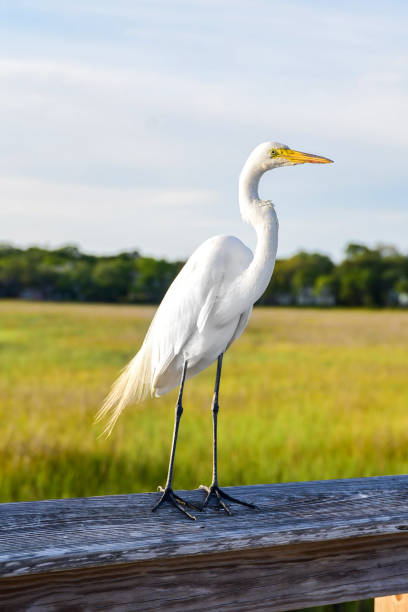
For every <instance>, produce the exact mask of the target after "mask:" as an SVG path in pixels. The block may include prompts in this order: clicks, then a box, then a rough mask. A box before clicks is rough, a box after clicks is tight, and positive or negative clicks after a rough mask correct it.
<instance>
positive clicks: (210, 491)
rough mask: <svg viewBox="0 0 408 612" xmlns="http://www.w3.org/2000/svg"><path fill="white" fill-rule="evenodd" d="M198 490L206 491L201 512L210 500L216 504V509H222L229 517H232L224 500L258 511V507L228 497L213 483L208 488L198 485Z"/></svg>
mask: <svg viewBox="0 0 408 612" xmlns="http://www.w3.org/2000/svg"><path fill="white" fill-rule="evenodd" d="M200 489H204V491H207V496H206V498H205V500H204V503H203V505H202V507H201V510H204V508H205V507H206V506H208V504H209V502H210V501H211V499H212V498H214V499H215V501H216V502H217V509H218V510H219V509H221V508H222V509H223V510H225V512H226V513H227V514H228V515H229V516H232V512H231V509H230V507H229V506H228V504H226V503H225V501H224V500H227V501H229V502H231V503H233V504H241V506H247V508H252V509H253V510H258V507H257V506H255V504H250V503H248V502H244V501H242V500H240V499H237V498H236V497H232V496H231V495H228V493H225V491H223V490H222V489H220V488H219V486H218V485H216V484H214V483H213V484H212V485H211V486H209V487H206V486H205V485H200Z"/></svg>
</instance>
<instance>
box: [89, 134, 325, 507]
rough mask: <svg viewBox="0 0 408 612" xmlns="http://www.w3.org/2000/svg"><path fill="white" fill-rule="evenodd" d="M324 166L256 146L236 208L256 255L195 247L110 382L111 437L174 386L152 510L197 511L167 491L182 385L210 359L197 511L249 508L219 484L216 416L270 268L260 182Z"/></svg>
mask: <svg viewBox="0 0 408 612" xmlns="http://www.w3.org/2000/svg"><path fill="white" fill-rule="evenodd" d="M330 162H331V160H330V159H327V158H326V157H319V156H317V155H311V154H309V153H301V152H299V151H294V150H292V149H290V148H289V147H288V146H287V145H284V144H281V143H278V142H265V143H262V144H260V145H258V146H257V147H256V148H255V149H254V150H253V151H252V153H251V154H250V156H249V157H248V159H247V161H246V163H245V165H244V167H243V169H242V172H241V174H240V177H239V206H240V210H241V216H242V218H243V219H244V221H246V222H247V223H249V224H250V225H252V226H253V227H254V228H255V231H256V233H257V238H258V240H257V245H256V249H255V253H254V254H253V253H252V252H251V251H250V249H249V248H248V247H246V246H245V244H243V243H242V242H241V240H239V239H238V238H235V237H234V236H215V237H213V238H210V239H209V240H207V241H206V242H204V243H203V244H202V245H201V246H199V247H198V249H197V250H196V251H195V252H194V253H193V254H192V255H191V257H190V258H189V259H188V261H187V263H186V264H185V266H184V267H183V268H182V270H181V271H180V273H179V274H178V276H177V277H176V278H175V280H174V281H173V283H172V284H171V286H170V288H169V290H168V291H167V293H166V295H165V296H164V298H163V301H162V302H161V304H160V306H159V308H158V310H157V312H156V314H155V316H154V318H153V321H152V323H151V325H150V327H149V330H148V332H147V334H146V337H145V339H144V342H143V344H142V347H141V348H140V350H139V352H138V353H137V354H136V356H135V357H134V358H133V359H132V360H131V361H130V363H129V364H128V365H127V366H126V368H125V369H124V371H123V372H122V374H121V375H120V377H119V378H118V379H117V381H116V382H115V383H114V385H113V387H112V389H111V392H110V393H109V395H108V396H107V398H106V400H105V402H104V404H103V406H102V408H101V409H100V411H99V413H98V415H97V420H99V419H101V418H102V417H104V416H105V415H107V414H108V413H111V414H110V418H109V421H108V424H107V426H106V429H105V431H106V433H108V434H110V433H111V431H112V428H113V426H114V425H115V423H116V421H117V419H118V417H119V415H120V414H121V412H122V410H123V409H124V408H125V406H126V405H127V404H128V403H129V402H130V401H132V400H135V401H137V402H139V401H141V400H142V399H144V398H145V397H146V395H147V394H148V393H151V394H152V395H155V396H156V397H159V396H161V395H164V394H165V393H167V392H168V391H170V390H171V389H173V388H174V387H176V386H177V385H178V384H179V383H180V390H179V394H178V398H177V402H176V410H175V423H174V432H173V441H172V446H171V453H170V461H169V467H168V474H167V481H166V484H165V487H164V488H161V487H160V488H159V490H161V492H162V495H161V497H160V499H159V501H158V502H157V504H156V505H155V506H154V507H153V508H152V510H153V511H154V510H156V509H157V508H158V507H159V506H160V505H161V504H163V503H164V502H165V501H168V502H170V503H172V504H173V505H174V506H176V508H178V510H180V511H181V512H183V513H184V514H186V515H187V516H188V517H189V518H192V519H194V518H195V517H194V516H193V515H192V514H191V513H189V512H188V511H187V510H186V507H189V508H195V509H199V508H197V507H196V506H194V505H193V504H190V503H189V502H186V501H185V500H183V499H182V498H180V497H179V496H178V495H176V494H175V493H174V492H173V489H172V479H173V465H174V455H175V451H176V443H177V433H178V428H179V423H180V417H181V414H182V412H183V407H182V397H183V388H184V383H185V381H186V379H188V378H191V377H193V376H195V375H196V374H198V373H199V372H201V371H202V370H204V369H205V368H207V367H208V366H209V365H211V364H212V363H213V362H214V361H215V360H217V374H216V380H215V389H214V396H213V401H212V414H213V478H212V483H211V485H210V486H209V487H204V488H205V490H206V492H207V495H206V498H205V501H204V503H203V506H202V508H204V507H205V506H207V504H208V503H209V501H210V499H211V498H212V497H213V498H215V500H216V502H217V504H218V507H222V508H223V509H224V510H225V512H227V513H228V514H231V511H230V509H229V507H228V505H227V504H226V501H225V500H227V501H230V502H236V503H239V504H243V505H245V506H249V507H251V508H255V506H254V505H253V504H247V503H246V502H242V501H240V500H238V499H235V498H232V497H231V496H229V495H227V494H226V493H225V492H224V491H222V490H221V489H220V488H219V486H218V474H217V415H218V393H219V386H220V378H221V366H222V359H223V355H224V353H225V351H226V350H227V349H228V347H229V346H231V344H232V343H233V342H234V340H236V339H237V338H238V337H239V336H240V335H241V334H242V332H243V331H244V329H245V327H246V325H247V323H248V320H249V317H250V315H251V312H252V307H253V304H254V303H255V302H256V301H257V300H258V299H259V298H260V297H261V295H262V294H263V292H264V291H265V289H266V287H267V285H268V283H269V280H270V278H271V276H272V272H273V268H274V265H275V259H276V250H277V246H278V219H277V216H276V212H275V209H274V206H273V204H272V202H271V201H270V200H261V199H260V198H259V195H258V185H259V181H260V178H261V176H262V175H263V174H264V172H266V171H267V170H272V169H273V168H279V167H280V166H293V165H295V164H304V163H315V164H316V163H317V164H325V163H330Z"/></svg>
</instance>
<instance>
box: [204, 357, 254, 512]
mask: <svg viewBox="0 0 408 612" xmlns="http://www.w3.org/2000/svg"><path fill="white" fill-rule="evenodd" d="M222 358H223V354H222V353H221V355H220V356H219V357H218V361H217V374H216V376H215V387H214V396H213V401H212V415H213V479H212V483H211V485H210V486H209V487H206V486H204V485H201V487H200V488H201V489H204V490H205V491H207V496H206V498H205V500H204V503H203V506H202V509H204V508H205V507H206V506H208V504H209V502H210V500H211V499H212V498H214V499H215V500H216V502H217V505H218V507H219V508H223V509H224V510H225V512H226V513H227V514H229V515H231V514H232V512H231V510H230V508H229V507H228V505H227V504H226V503H225V501H224V500H225V499H226V500H228V501H230V502H233V503H235V504H241V505H242V506H247V507H248V508H253V509H256V506H255V505H254V504H249V503H247V502H244V501H241V500H240V499H236V498H235V497H231V495H228V494H227V493H224V491H222V490H221V489H220V488H219V486H218V464H217V418H218V411H219V405H218V394H219V390H220V380H221V367H222Z"/></svg>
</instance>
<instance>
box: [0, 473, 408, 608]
mask: <svg viewBox="0 0 408 612" xmlns="http://www.w3.org/2000/svg"><path fill="white" fill-rule="evenodd" d="M229 492H231V493H232V494H233V495H235V496H237V497H241V498H242V499H247V500H248V501H254V502H256V503H257V505H258V506H259V507H260V510H259V512H253V511H251V510H249V509H246V508H243V507H242V508H241V507H236V511H235V514H234V516H233V517H228V516H225V515H224V514H223V513H220V512H218V511H216V510H212V509H210V510H209V511H207V512H205V513H202V514H200V513H198V514H197V521H195V522H193V521H188V520H187V519H185V518H184V517H183V516H182V515H181V514H179V513H178V512H177V510H176V509H174V508H170V507H168V508H163V509H160V510H159V511H158V512H157V513H156V514H152V513H151V512H150V508H151V506H152V505H153V502H154V500H155V499H157V494H153V493H147V494H140V495H120V496H112V497H99V498H86V499H73V500H51V501H43V502H26V503H21V504H0V575H1V576H3V578H1V579H0V609H7V610H8V609H10V610H12V609H16V610H17V609H26V608H28V607H29V608H30V610H59V609H62V608H61V606H62V602H65V604H64V605H65V606H67V609H68V607H69V606H74V607H75V606H76V607H75V609H79V610H81V609H87V610H93V609H101V608H103V607H105V608H107V609H114V610H124V611H125V610H138V609H140V610H146V611H147V610H157V609H163V608H164V606H166V609H167V610H180V609H183V611H185V612H188V611H192V610H202V609H203V602H206V609H214V608H215V607H216V606H218V605H221V604H222V605H223V609H225V610H231V611H232V610H234V611H238V610H289V609H295V608H300V607H306V606H311V605H320V604H324V603H335V602H341V601H347V600H350V599H359V598H366V597H376V596H381V595H389V594H393V593H401V592H406V591H408V476H388V477H378V478H365V479H353V480H337V481H321V482H311V483H288V484H279V485H257V486H253V487H233V488H230V489H229ZM183 496H185V497H186V498H189V499H191V500H196V501H198V500H199V499H201V498H202V496H203V492H202V491H191V492H183ZM207 604H208V605H207ZM13 606H16V607H14V608H13ZM70 609H72V607H71V608H70Z"/></svg>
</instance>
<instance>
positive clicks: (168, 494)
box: [152, 487, 200, 521]
mask: <svg viewBox="0 0 408 612" xmlns="http://www.w3.org/2000/svg"><path fill="white" fill-rule="evenodd" d="M158 491H160V492H161V493H162V496H161V497H160V499H159V501H158V502H157V504H155V505H154V506H153V508H152V512H156V510H157V509H158V508H159V507H160V506H161V505H162V504H164V502H166V501H167V502H169V503H170V504H172V505H173V506H175V507H176V508H177V510H180V512H182V513H183V514H185V515H186V516H187V517H188V518H189V519H191V520H192V521H195V520H196V517H195V516H194V515H193V514H190V512H188V511H187V510H186V508H191V509H192V510H198V511H200V508H199V507H198V506H195V505H194V504H192V503H190V502H188V501H186V500H185V499H183V498H182V497H180V496H179V495H176V494H175V493H174V491H173V489H172V488H171V487H166V488H165V489H163V487H158Z"/></svg>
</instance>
